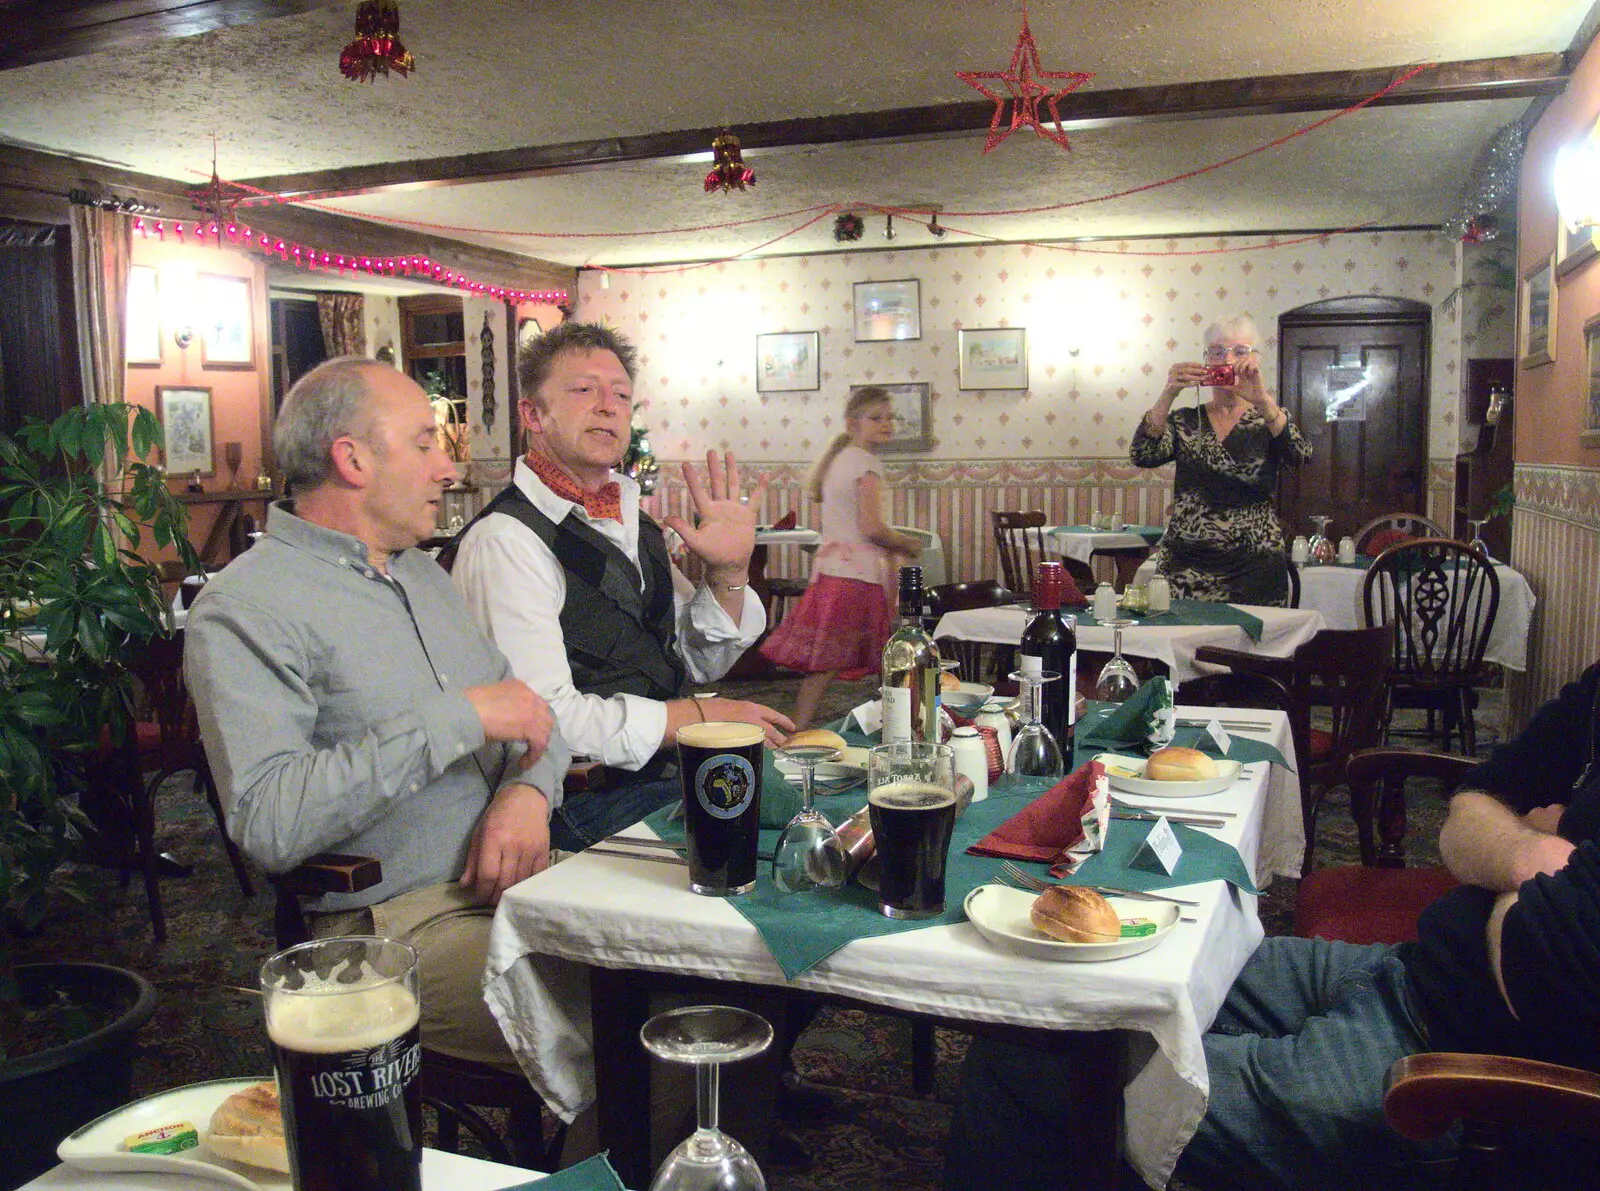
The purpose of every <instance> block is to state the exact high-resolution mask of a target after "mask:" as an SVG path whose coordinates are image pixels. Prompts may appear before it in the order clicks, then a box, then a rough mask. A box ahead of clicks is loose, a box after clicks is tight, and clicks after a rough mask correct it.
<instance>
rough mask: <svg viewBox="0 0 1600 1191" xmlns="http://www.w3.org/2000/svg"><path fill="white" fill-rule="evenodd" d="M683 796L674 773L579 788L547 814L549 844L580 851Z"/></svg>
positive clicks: (566, 849) (563, 849) (569, 850)
mask: <svg viewBox="0 0 1600 1191" xmlns="http://www.w3.org/2000/svg"><path fill="white" fill-rule="evenodd" d="M682 795H683V789H682V787H681V786H680V785H679V784H678V778H677V775H676V774H674V775H673V776H672V777H659V778H651V779H649V780H647V781H642V782H635V783H634V784H632V785H628V786H618V787H615V788H613V789H610V790H579V791H576V792H574V793H572V794H569V795H567V797H566V799H565V800H563V802H562V803H561V805H560V806H558V807H557V808H556V809H555V813H554V814H552V815H551V816H550V846H551V847H552V848H560V849H561V850H562V851H563V852H581V851H583V850H584V849H585V848H587V847H588V846H589V845H590V844H597V843H599V842H600V841H601V840H603V839H605V837H606V836H608V835H615V834H616V833H617V832H619V831H621V830H622V829H623V828H624V827H632V826H633V825H634V824H635V823H637V822H638V821H639V820H640V819H642V818H644V817H645V816H646V815H648V814H649V813H650V812H651V811H656V810H660V809H661V808H662V807H664V806H669V805H671V804H672V803H673V802H676V801H677V800H678V799H679V798H680V797H682Z"/></svg>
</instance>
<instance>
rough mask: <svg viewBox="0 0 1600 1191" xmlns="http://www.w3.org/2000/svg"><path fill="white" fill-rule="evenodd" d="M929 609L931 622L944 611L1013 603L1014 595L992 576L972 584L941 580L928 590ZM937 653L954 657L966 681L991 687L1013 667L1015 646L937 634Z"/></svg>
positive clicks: (960, 673) (960, 610)
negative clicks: (963, 639) (986, 684)
mask: <svg viewBox="0 0 1600 1191" xmlns="http://www.w3.org/2000/svg"><path fill="white" fill-rule="evenodd" d="M927 595H928V609H929V612H930V613H931V614H932V617H933V620H934V623H935V624H937V623H938V619H939V617H941V616H943V615H944V614H945V613H946V612H965V611H967V610H968V609H971V608H1001V607H1004V606H1005V605H1007V604H1013V603H1015V602H1016V599H1017V597H1016V595H1015V594H1014V593H1013V592H1010V591H1007V590H1006V589H1005V588H1004V587H1001V586H1000V584H998V583H996V582H995V581H994V580H993V579H978V580H975V581H973V582H971V583H944V584H941V585H940V586H938V587H933V588H930V589H929V590H928V593H927ZM937 644H938V646H939V656H940V657H945V658H954V659H955V660H956V661H957V662H959V663H960V670H959V671H958V674H959V676H960V677H961V678H964V679H966V680H967V681H969V682H983V683H988V684H989V685H991V686H993V685H994V684H995V679H996V677H1002V678H1003V677H1004V676H1005V675H1006V674H1009V673H1011V670H1012V669H1013V666H1012V659H1014V658H1015V657H1016V653H1017V651H1016V647H1015V646H1011V645H990V644H988V643H987V642H983V641H962V640H960V639H959V638H956V637H940V638H939V640H938V642H937Z"/></svg>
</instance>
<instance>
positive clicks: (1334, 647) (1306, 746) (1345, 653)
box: [1195, 625, 1392, 868]
mask: <svg viewBox="0 0 1600 1191" xmlns="http://www.w3.org/2000/svg"><path fill="white" fill-rule="evenodd" d="M1391 636H1392V630H1391V629H1390V628H1389V627H1388V626H1387V625H1379V626H1378V627H1376V628H1370V629H1324V630H1323V631H1322V632H1320V633H1318V634H1317V635H1316V636H1315V637H1313V638H1312V639H1311V640H1310V641H1307V642H1306V643H1305V644H1304V645H1302V646H1300V648H1299V649H1297V650H1295V651H1294V655H1293V656H1292V657H1288V658H1273V657H1265V656H1262V655H1261V654H1255V653H1246V652H1244V651H1242V650H1235V649H1223V648H1221V647H1219V646H1215V645H1205V646H1202V647H1201V648H1199V649H1197V650H1196V651H1195V660H1196V661H1201V662H1210V663H1213V664H1216V665H1223V666H1227V667H1229V668H1230V669H1232V670H1234V671H1240V672H1249V673H1255V674H1264V675H1266V676H1267V677H1269V678H1275V679H1277V680H1278V681H1279V682H1280V683H1282V684H1283V685H1284V686H1285V687H1287V688H1288V689H1289V692H1290V694H1291V695H1292V696H1293V701H1294V710H1293V711H1292V713H1291V714H1290V717H1289V724H1290V730H1291V733H1292V735H1293V736H1294V748H1295V754H1296V758H1297V760H1296V762H1295V764H1296V766H1297V767H1298V769H1299V777H1300V804H1301V814H1302V816H1303V819H1304V823H1305V832H1306V853H1305V865H1306V867H1308V868H1309V867H1310V864H1311V852H1312V849H1313V847H1314V846H1315V844H1316V837H1317V816H1318V814H1319V813H1320V812H1321V808H1322V801H1323V798H1324V797H1325V796H1326V794H1327V792H1328V791H1329V790H1331V789H1333V788H1334V787H1335V786H1337V785H1339V784H1340V782H1342V781H1343V780H1344V774H1345V762H1346V761H1347V760H1348V759H1349V757H1350V754H1351V753H1353V752H1355V751H1356V750H1358V749H1363V748H1371V747H1372V746H1373V745H1376V744H1377V743H1378V742H1379V738H1380V736H1381V735H1382V729H1383V711H1384V691H1385V687H1384V682H1385V679H1386V677H1387V676H1388V673H1389V664H1390V644H1389V642H1390V638H1391ZM1314 707H1324V708H1327V709H1328V713H1329V716H1330V719H1331V723H1330V730H1328V731H1323V730H1321V729H1313V728H1312V727H1311V710H1312V708H1314Z"/></svg>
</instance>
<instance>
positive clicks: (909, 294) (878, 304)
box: [853, 279, 922, 343]
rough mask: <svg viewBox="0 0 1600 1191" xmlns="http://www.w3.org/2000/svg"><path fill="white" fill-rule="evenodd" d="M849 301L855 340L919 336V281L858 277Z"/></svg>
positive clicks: (914, 337) (873, 341) (920, 303)
mask: <svg viewBox="0 0 1600 1191" xmlns="http://www.w3.org/2000/svg"><path fill="white" fill-rule="evenodd" d="M853 305H854V307H855V314H856V342H857V343H881V342H885V341H888V340H894V339H921V338H922V282H920V281H917V280H915V279H912V280H909V281H858V282H856V284H855V290H854V302H853Z"/></svg>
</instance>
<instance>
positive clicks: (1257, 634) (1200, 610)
mask: <svg viewBox="0 0 1600 1191" xmlns="http://www.w3.org/2000/svg"><path fill="white" fill-rule="evenodd" d="M1073 615H1074V616H1076V617H1077V618H1078V623H1079V624H1084V625H1098V624H1100V623H1101V622H1100V621H1098V620H1096V619H1095V618H1094V613H1093V612H1091V611H1089V610H1087V609H1082V610H1080V609H1074V610H1073ZM1117 615H1118V616H1119V617H1121V618H1122V619H1124V620H1131V621H1132V622H1133V623H1134V625H1135V626H1138V625H1149V626H1150V627H1151V628H1158V629H1159V628H1169V627H1172V626H1175V625H1185V624H1236V625H1238V626H1239V627H1240V628H1241V629H1243V630H1244V631H1245V632H1246V633H1247V634H1249V637H1250V640H1252V641H1260V640H1261V630H1262V624H1261V618H1260V617H1259V616H1256V615H1255V614H1253V613H1250V612H1246V611H1245V610H1244V609H1243V608H1239V607H1236V606H1234V605H1233V604H1218V603H1213V602H1212V601H1210V600H1173V601H1172V611H1170V612H1151V613H1147V614H1146V615H1143V616H1135V615H1131V614H1129V613H1126V612H1121V611H1119V612H1118V613H1117Z"/></svg>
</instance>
